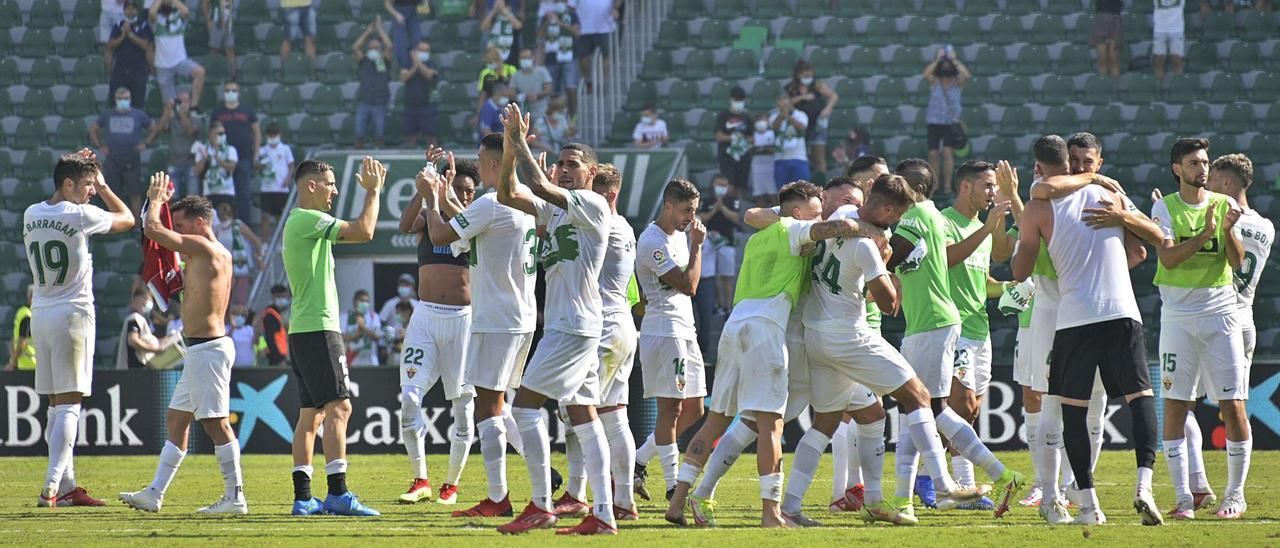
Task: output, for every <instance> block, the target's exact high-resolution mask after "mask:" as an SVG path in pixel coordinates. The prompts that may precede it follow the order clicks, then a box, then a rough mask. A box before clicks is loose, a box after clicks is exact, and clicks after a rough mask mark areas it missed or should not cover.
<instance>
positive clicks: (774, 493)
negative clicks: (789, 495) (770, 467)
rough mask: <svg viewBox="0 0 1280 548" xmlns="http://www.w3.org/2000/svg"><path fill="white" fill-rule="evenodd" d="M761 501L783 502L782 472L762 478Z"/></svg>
mask: <svg viewBox="0 0 1280 548" xmlns="http://www.w3.org/2000/svg"><path fill="white" fill-rule="evenodd" d="M760 500H771V501H773V502H778V501H781V500H782V472H778V473H775V474H769V475H767V476H760Z"/></svg>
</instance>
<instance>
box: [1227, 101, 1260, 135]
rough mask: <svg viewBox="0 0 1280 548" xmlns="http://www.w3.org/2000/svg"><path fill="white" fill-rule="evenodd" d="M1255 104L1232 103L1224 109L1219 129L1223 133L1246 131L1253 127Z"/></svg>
mask: <svg viewBox="0 0 1280 548" xmlns="http://www.w3.org/2000/svg"><path fill="white" fill-rule="evenodd" d="M1253 121H1254V116H1253V105H1251V104H1249V103H1231V104H1229V105H1227V107H1226V108H1224V109H1222V117H1220V118H1219V119H1218V131H1220V132H1222V133H1244V132H1246V131H1249V130H1250V129H1252V128H1253Z"/></svg>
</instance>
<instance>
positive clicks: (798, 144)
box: [769, 109, 809, 161]
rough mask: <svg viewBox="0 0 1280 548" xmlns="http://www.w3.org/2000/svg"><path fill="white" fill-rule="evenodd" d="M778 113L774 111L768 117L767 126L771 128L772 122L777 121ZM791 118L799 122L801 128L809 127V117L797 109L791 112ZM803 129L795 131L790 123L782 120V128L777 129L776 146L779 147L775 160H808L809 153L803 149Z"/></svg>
mask: <svg viewBox="0 0 1280 548" xmlns="http://www.w3.org/2000/svg"><path fill="white" fill-rule="evenodd" d="M778 116H779V113H778V112H777V111H774V112H773V113H772V114H770V115H769V126H770V127H773V122H774V121H775V120H777V119H778ZM791 118H794V119H795V120H796V121H798V122H800V125H801V126H803V127H806V128H807V127H809V115H808V114H805V113H804V111H802V110H799V109H793V110H792V111H791ZM804 131H805V130H804V129H803V128H802V129H796V128H795V126H793V125H791V122H789V121H786V120H784V121H783V122H782V126H781V127H780V128H779V129H778V144H779V145H780V146H781V150H779V152H778V155H777V156H776V157H774V159H775V160H806V161H807V160H808V159H809V152H808V151H807V150H806V149H805V142H804Z"/></svg>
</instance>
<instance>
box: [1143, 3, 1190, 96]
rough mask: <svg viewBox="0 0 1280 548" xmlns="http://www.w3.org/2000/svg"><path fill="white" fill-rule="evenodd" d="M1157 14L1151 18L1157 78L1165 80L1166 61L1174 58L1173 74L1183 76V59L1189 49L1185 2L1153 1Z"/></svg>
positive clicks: (1152, 44)
mask: <svg viewBox="0 0 1280 548" xmlns="http://www.w3.org/2000/svg"><path fill="white" fill-rule="evenodd" d="M1153 1H1154V2H1155V12H1154V13H1153V14H1152V16H1151V33H1152V34H1151V55H1152V56H1153V59H1152V64H1154V65H1155V69H1156V78H1158V79H1160V80H1163V79H1164V61H1165V58H1166V57H1172V58H1173V73H1174V74H1182V58H1183V56H1184V55H1185V50H1186V48H1187V35H1186V18H1185V17H1184V16H1183V12H1182V8H1183V4H1184V0H1153Z"/></svg>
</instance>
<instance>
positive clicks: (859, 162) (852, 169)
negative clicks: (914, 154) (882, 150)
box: [844, 134, 889, 190]
mask: <svg viewBox="0 0 1280 548" xmlns="http://www.w3.org/2000/svg"><path fill="white" fill-rule="evenodd" d="M859 135H861V134H859ZM876 164H880V165H883V166H885V167H888V166H889V163H888V162H886V161H884V158H881V157H879V156H860V157H858V158H856V159H854V161H852V162H849V167H847V168H845V169H844V174H845V175H848V176H850V177H852V176H853V174H854V173H861V172H863V171H867V170H869V169H871V168H873V167H875V166H876ZM864 190H865V189H864Z"/></svg>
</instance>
